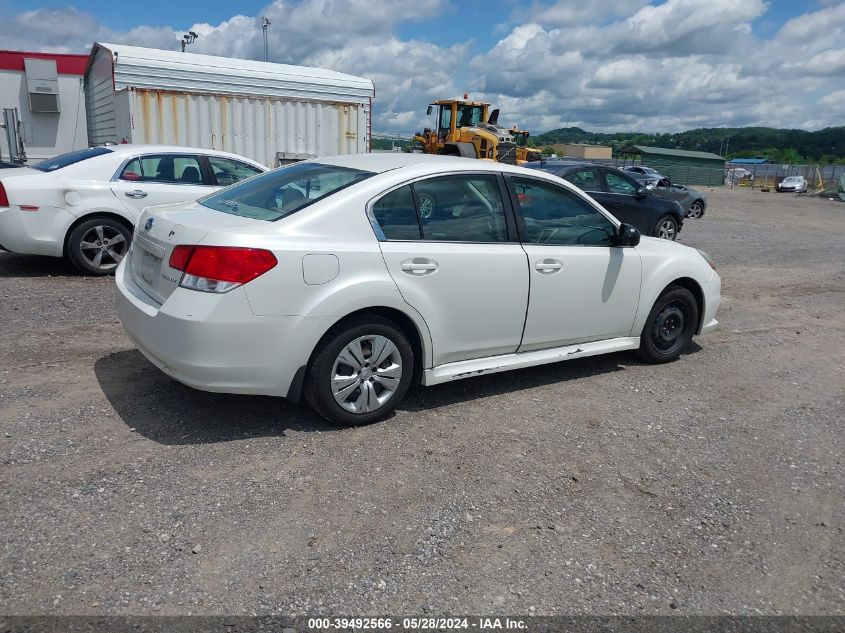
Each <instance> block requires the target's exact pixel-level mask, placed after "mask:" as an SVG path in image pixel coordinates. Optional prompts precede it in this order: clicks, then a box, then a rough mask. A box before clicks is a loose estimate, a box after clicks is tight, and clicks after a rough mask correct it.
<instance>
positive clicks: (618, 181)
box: [604, 171, 639, 195]
mask: <svg viewBox="0 0 845 633" xmlns="http://www.w3.org/2000/svg"><path fill="white" fill-rule="evenodd" d="M604 179H605V181H607V190H608V191H610V193H624V194H628V195H634V194H635V193H637V191H639V187H638V186H637V185H635V184H634V183H633V182H631V181H630V180H628V179H627V178H626V177H625V176H623V175H622V174H619V173H616V172H614V171H605V172H604Z"/></svg>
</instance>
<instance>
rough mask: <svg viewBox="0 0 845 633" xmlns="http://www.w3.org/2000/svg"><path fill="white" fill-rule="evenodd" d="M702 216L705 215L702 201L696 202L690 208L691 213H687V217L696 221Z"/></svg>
mask: <svg viewBox="0 0 845 633" xmlns="http://www.w3.org/2000/svg"><path fill="white" fill-rule="evenodd" d="M702 215H704V203H703V202H702V201H701V200H696V201H694V202H693V203H692V204H691V205H690V206H689V213H687V217H688V218H693V219H696V218H700V217H701V216H702Z"/></svg>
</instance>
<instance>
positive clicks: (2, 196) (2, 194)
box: [0, 182, 9, 207]
mask: <svg viewBox="0 0 845 633" xmlns="http://www.w3.org/2000/svg"><path fill="white" fill-rule="evenodd" d="M8 206H9V196H7V195H6V188H5V187H4V186H3V183H2V182H0V207H8Z"/></svg>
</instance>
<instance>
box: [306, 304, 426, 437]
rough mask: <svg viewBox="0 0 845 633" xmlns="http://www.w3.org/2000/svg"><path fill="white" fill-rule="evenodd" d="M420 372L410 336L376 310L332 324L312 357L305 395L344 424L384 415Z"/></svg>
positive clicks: (319, 410) (327, 415)
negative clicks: (416, 369)
mask: <svg viewBox="0 0 845 633" xmlns="http://www.w3.org/2000/svg"><path fill="white" fill-rule="evenodd" d="M413 373H414V352H413V349H412V348H411V344H410V343H409V342H408V337H407V336H405V334H404V333H403V332H402V330H401V329H400V328H399V327H398V326H397V325H396V324H395V323H394V322H393V321H390V320H389V319H385V318H384V317H381V316H379V315H376V314H367V315H361V316H358V317H355V318H354V319H351V320H349V321H346V322H344V323H341V324H339V325H338V326H336V327H334V328H332V329H331V330H329V332H328V333H327V334H326V335H325V336H324V337H323V340H322V341H320V343H319V344H318V345H317V348H316V349H315V350H314V353H313V354H312V357H311V363H310V364H309V367H308V372H307V378H306V383H305V398H306V400H308V403H309V404H310V405H311V407H312V408H313V409H314V410H315V411H316V412H317V413H319V414H320V415H321V416H323V417H324V418H326V419H327V420H329V421H330V422H332V423H334V424H337V425H338V426H359V425H365V424H371V423H373V422H376V421H378V420H382V419H384V418H386V417H387V416H389V415H390V414H391V413H393V411H394V409H396V406H397V405H398V404H399V403H400V402H401V401H402V399H403V398H404V397H405V394H406V393H407V391H408V387H409V385H410V384H411V378H412V377H413Z"/></svg>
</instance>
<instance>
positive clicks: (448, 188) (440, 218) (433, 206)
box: [413, 174, 508, 242]
mask: <svg viewBox="0 0 845 633" xmlns="http://www.w3.org/2000/svg"><path fill="white" fill-rule="evenodd" d="M413 189H414V195H415V197H416V203H417V209H418V211H419V217H420V223H421V224H422V233H423V239H424V240H431V241H435V242H506V241H507V239H508V232H507V228H506V224H505V211H504V205H503V203H502V197H501V194H500V192H499V181H498V178H497V177H496V176H495V175H492V174H467V175H456V176H442V177H439V178H429V179H428V180H422V181H420V182H416V183H414V185H413Z"/></svg>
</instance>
